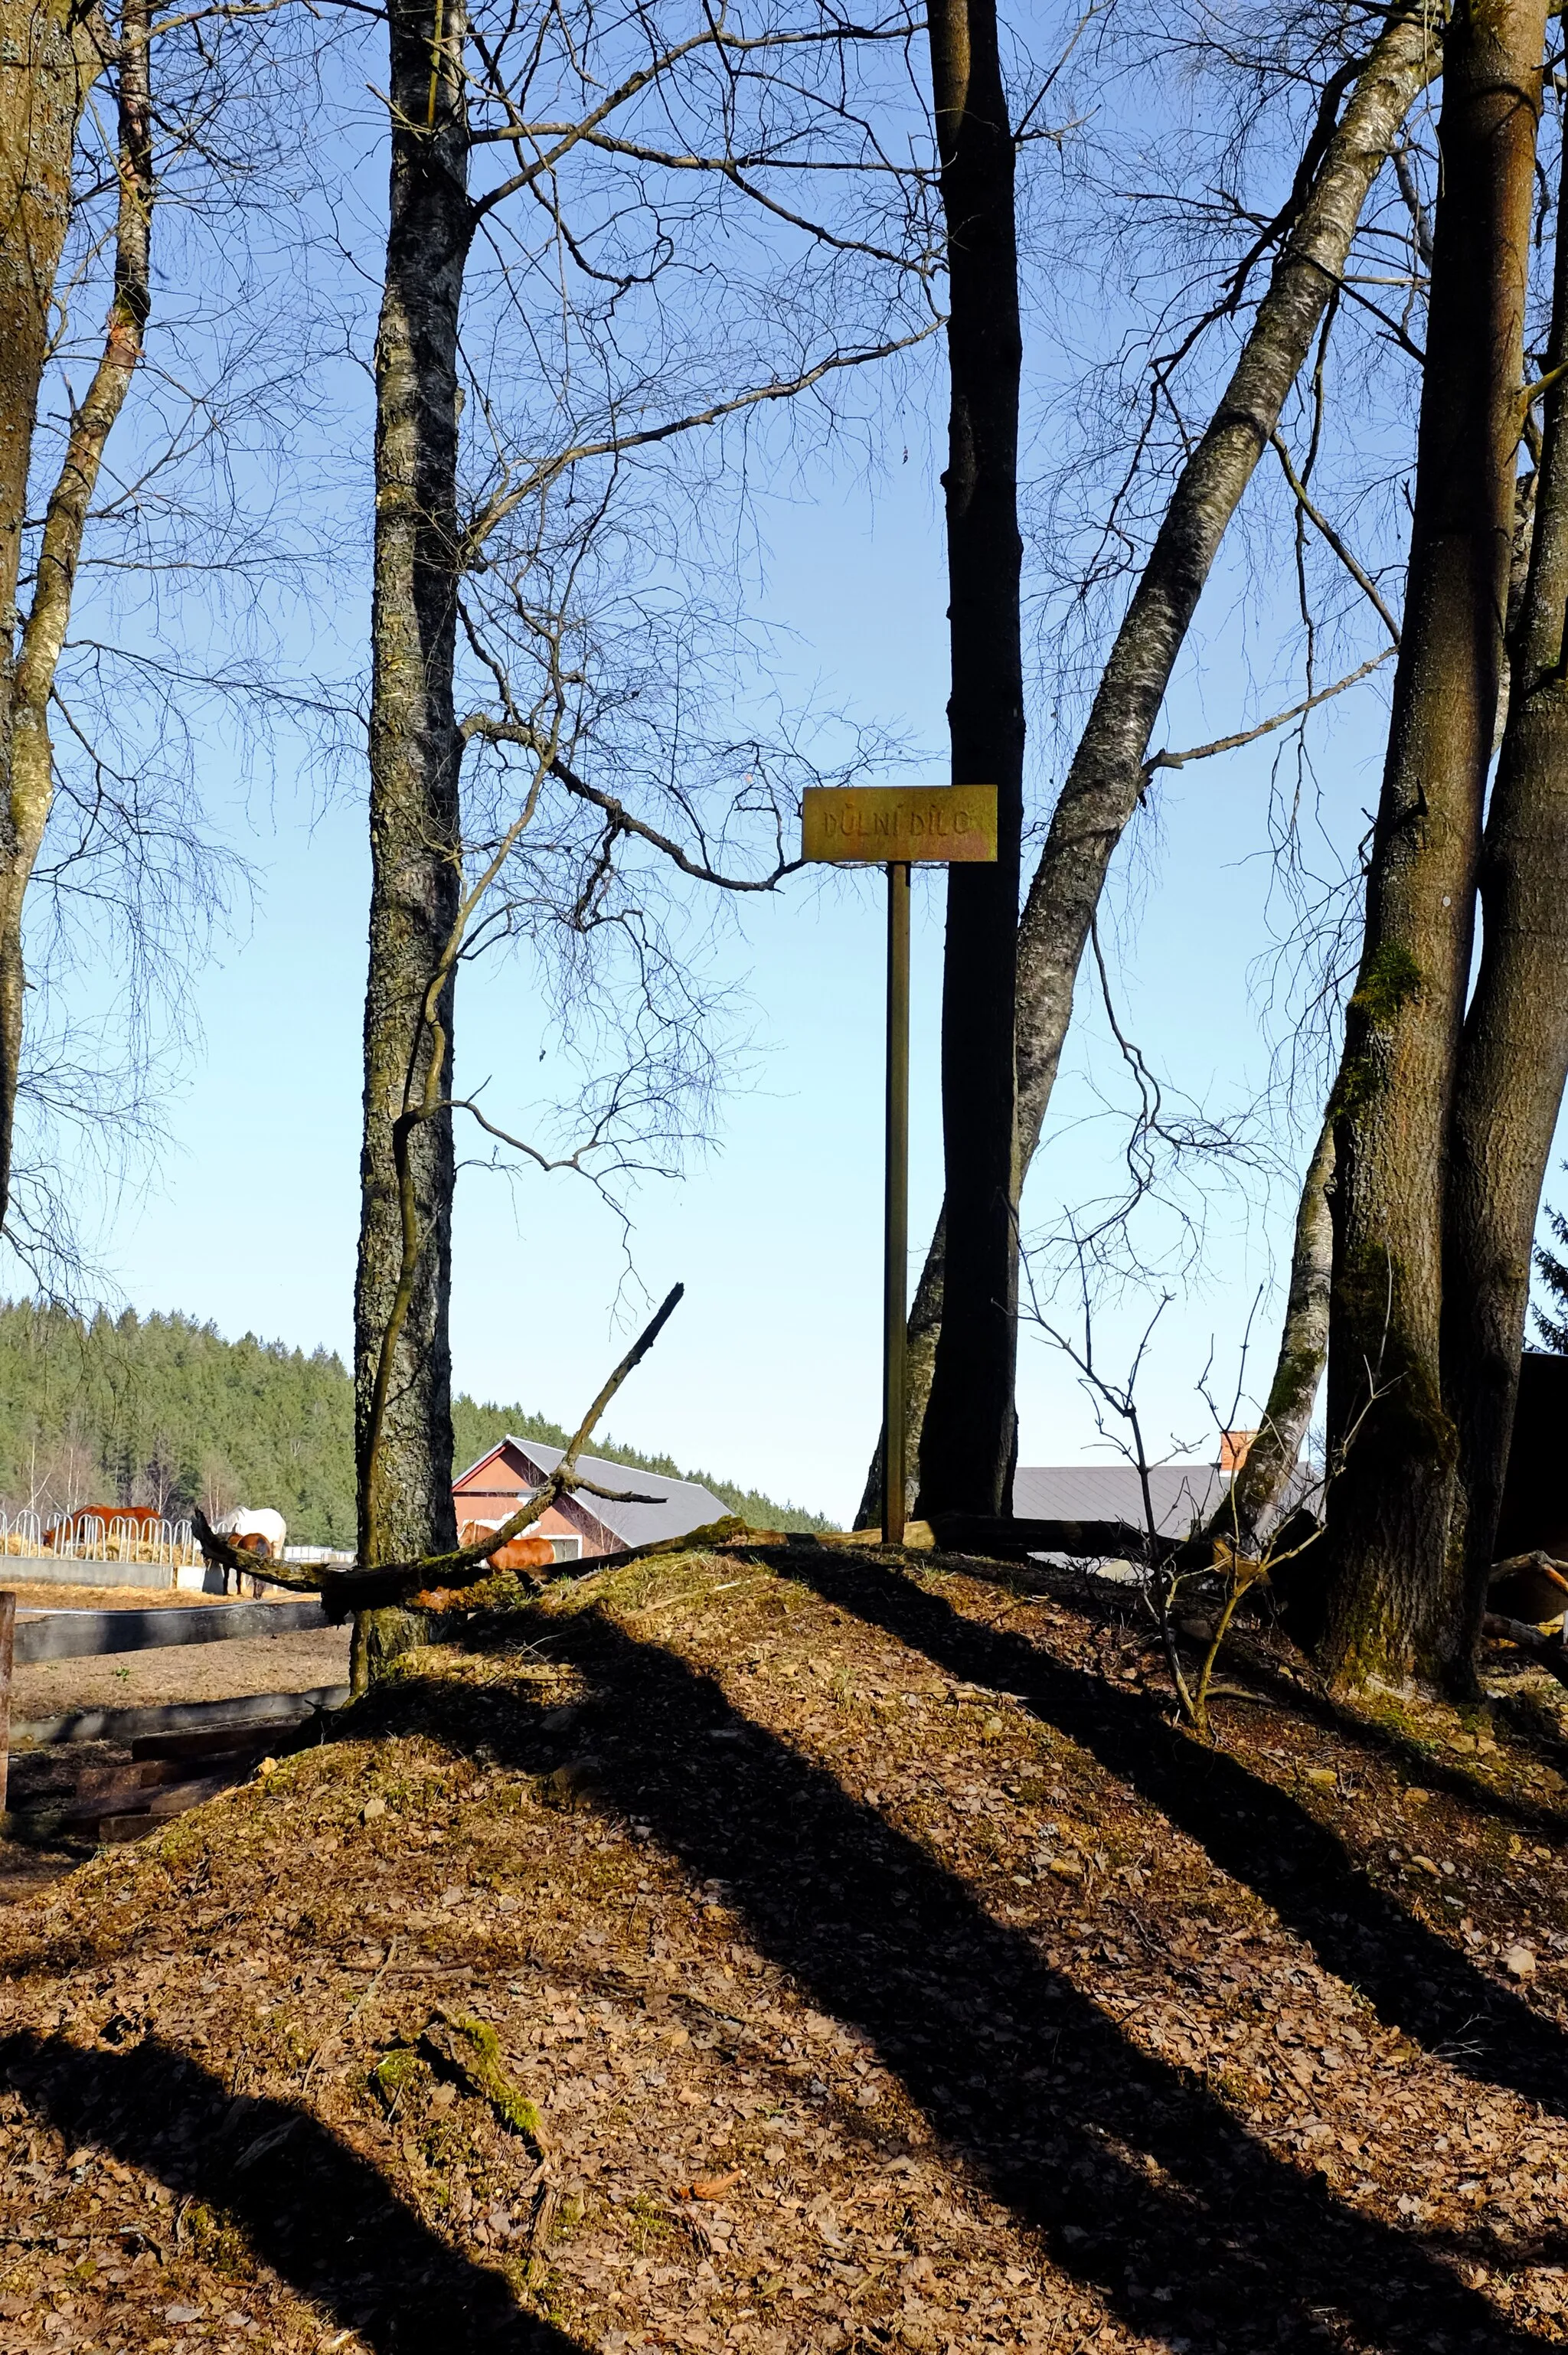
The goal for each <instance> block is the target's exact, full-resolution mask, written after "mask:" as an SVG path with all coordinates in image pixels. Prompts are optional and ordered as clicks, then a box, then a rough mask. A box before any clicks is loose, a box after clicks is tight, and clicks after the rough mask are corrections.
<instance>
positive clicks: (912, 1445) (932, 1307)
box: [855, 1214, 947, 1529]
mask: <svg viewBox="0 0 1568 2355" xmlns="http://www.w3.org/2000/svg"><path fill="white" fill-rule="evenodd" d="M946 1261H947V1220H946V1216H945V1214H943V1215H942V1216H939V1217H938V1219H937V1221H936V1231H935V1232H934V1233H933V1236H932V1238H931V1247H930V1249H929V1250H928V1251H927V1252H926V1254H925V1265H924V1266H923V1268H922V1269H921V1272H920V1282H919V1283H918V1284H916V1285H915V1288H914V1302H913V1305H912V1307H911V1309H910V1312H909V1326H908V1331H907V1337H906V1341H905V1348H904V1462H905V1464H906V1465H908V1466H909V1477H908V1479H907V1481H906V1482H905V1493H904V1516H905V1518H906V1519H907V1518H910V1517H911V1516H912V1514H913V1511H914V1499H915V1491H916V1489H917V1487H918V1486H919V1481H920V1440H921V1432H922V1428H923V1424H924V1422H925V1402H926V1400H927V1399H928V1398H929V1397H930V1396H931V1371H932V1368H933V1365H934V1364H935V1362H936V1337H937V1335H938V1334H939V1333H940V1332H941V1330H942V1277H943V1271H944V1267H945V1265H946ZM881 1518H882V1443H881V1439H880V1436H879V1438H878V1441H877V1444H876V1449H875V1451H874V1453H873V1455H872V1456H871V1468H870V1470H869V1472H868V1473H867V1475H866V1486H865V1488H864V1491H863V1492H862V1494H861V1497H860V1509H859V1513H858V1514H857V1515H856V1517H855V1527H856V1528H857V1529H872V1528H877V1527H880V1523H881Z"/></svg>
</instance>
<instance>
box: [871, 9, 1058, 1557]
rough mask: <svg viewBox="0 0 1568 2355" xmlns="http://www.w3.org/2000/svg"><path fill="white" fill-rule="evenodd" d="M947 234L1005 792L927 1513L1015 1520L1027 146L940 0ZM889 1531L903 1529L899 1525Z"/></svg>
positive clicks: (966, 998) (973, 719)
mask: <svg viewBox="0 0 1568 2355" xmlns="http://www.w3.org/2000/svg"><path fill="white" fill-rule="evenodd" d="M927 17H928V23H929V26H930V34H931V80H932V95H933V105H934V111H935V117H936V137H937V145H938V149H939V152H940V154H941V157H942V202H943V209H944V215H945V218H946V223H947V283H948V290H949V293H948V301H949V310H950V316H949V320H948V327H947V356H948V370H949V378H950V385H951V410H950V414H949V421H948V452H947V471H946V473H945V474H944V476H943V488H944V495H945V499H946V512H947V570H948V584H949V605H948V623H949V641H950V645H951V652H952V666H953V669H952V691H951V694H950V696H949V698H948V706H947V717H948V727H949V731H950V734H951V737H952V746H953V779H954V783H955V784H978V783H987V784H994V785H995V786H996V788H997V858H996V862H995V864H994V865H990V866H975V867H955V868H952V869H951V870H950V871H949V874H948V878H947V942H946V950H945V956H944V965H943V989H942V1134H943V1169H944V1177H945V1181H946V1220H947V1227H946V1235H947V1252H946V1268H945V1285H944V1311H943V1317H942V1327H941V1331H940V1334H939V1337H938V1338H937V1342H936V1347H935V1349H934V1351H933V1355H932V1359H931V1391H930V1401H929V1405H928V1407H927V1411H926V1413H925V1416H924V1418H923V1427H922V1431H921V1437H920V1447H919V1462H920V1491H919V1500H918V1506H917V1509H918V1510H919V1511H920V1512H921V1513H923V1515H925V1516H926V1518H931V1516H933V1514H936V1513H943V1512H955V1511H956V1512H978V1513H999V1512H1003V1511H1005V1510H1006V1509H1007V1506H1008V1497H1009V1494H1010V1491H1011V1487H1012V1474H1013V1464H1014V1461H1015V1458H1016V1456H1017V1454H1018V1416H1017V1408H1016V1406H1015V1402H1014V1391H1015V1375H1016V1367H1017V1355H1018V1284H1019V1276H1018V1224H1017V1218H1016V1215H1015V1206H1016V1203H1017V1199H1018V1173H1017V1162H1016V1157H1015V1156H1016V1147H1015V1129H1016V1121H1015V1104H1014V1062H1013V1032H1014V1014H1015V1007H1016V1001H1017V977H1018V976H1017V948H1018V906H1019V859H1020V855H1021V846H1022V840H1023V774H1024V693H1023V646H1022V639H1021V629H1020V618H1019V578H1020V573H1021V569H1022V563H1023V542H1022V539H1021V538H1020V537H1019V517H1018V451H1019V378H1020V376H1021V374H1022V368H1023V330H1022V326H1021V324H1020V321H1019V261H1018V225H1017V218H1016V197H1015V192H1014V179H1015V174H1016V171H1017V143H1016V137H1015V133H1014V130H1013V125H1012V123H1011V122H1010V121H1009V119H1008V97H1007V91H1006V90H1005V88H1004V86H1003V80H1002V67H1001V57H1000V52H999V48H998V43H997V9H996V5H995V0H931V5H930V6H929V8H928V11H927ZM883 1518H884V1519H885V1518H886V1516H885V1515H884V1517H883Z"/></svg>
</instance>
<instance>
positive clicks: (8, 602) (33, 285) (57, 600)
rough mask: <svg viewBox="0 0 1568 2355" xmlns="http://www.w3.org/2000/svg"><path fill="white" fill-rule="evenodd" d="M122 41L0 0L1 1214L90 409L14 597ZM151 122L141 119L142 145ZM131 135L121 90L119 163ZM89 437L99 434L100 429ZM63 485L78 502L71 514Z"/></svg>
mask: <svg viewBox="0 0 1568 2355" xmlns="http://www.w3.org/2000/svg"><path fill="white" fill-rule="evenodd" d="M126 30H127V42H126V48H127V50H128V51H133V52H134V60H133V64H132V68H131V80H132V88H133V89H134V86H135V84H136V81H137V78H138V75H139V76H140V79H141V81H142V83H143V84H144V82H145V76H146V28H145V22H144V17H142V16H139V15H138V12H137V10H136V9H135V8H134V7H133V8H131V9H130V10H128V11H127V15H126ZM112 48H113V43H112V39H111V37H110V35H109V33H108V30H107V28H106V27H105V25H104V22H103V19H102V17H101V15H100V14H99V12H98V11H97V10H96V9H92V10H80V9H78V8H75V7H73V6H70V5H66V0H44V5H38V0H0V665H3V666H4V668H3V673H0V1224H3V1223H4V1220H5V1215H6V1212H7V1211H8V1209H9V1207H10V1197H11V1160H12V1153H13V1147H14V1136H15V1127H16V1088H17V1080H18V1073H19V1070H20V1064H21V1055H22V1035H23V1021H24V1017H23V1007H24V992H25V990H26V987H27V976H26V972H25V969H24V966H23V960H22V911H23V903H24V901H25V900H26V897H27V886H28V883H29V882H30V880H31V879H32V873H33V867H34V864H35V862H36V860H37V855H38V846H39V844H40V842H41V841H42V838H43V830H44V825H45V821H46V820H47V818H48V808H49V803H50V800H51V798H52V788H53V774H52V768H51V762H50V757H49V746H48V729H47V727H46V725H45V719H46V717H47V713H48V697H49V689H50V687H52V684H53V677H54V668H55V664H56V662H57V661H58V659H59V642H60V639H61V638H62V637H63V631H64V623H65V619H66V617H67V615H68V614H69V608H70V592H71V588H72V585H73V583H74V580H75V571H76V558H77V555H78V553H79V551H80V534H81V527H82V525H83V523H84V522H85V517H86V497H85V496H84V497H83V499H82V501H81V506H80V514H78V513H77V512H76V511H75V506H74V499H73V496H72V494H73V493H74V490H75V487H76V476H75V475H73V473H72V459H73V457H74V456H75V455H76V447H75V445H77V444H78V443H79V442H80V440H81V438H82V437H81V434H80V412H79V416H78V418H76V419H73V421H72V427H71V442H72V445H73V446H72V450H71V452H70V453H68V459H67V466H66V469H65V472H64V473H63V474H62V476H61V482H60V485H59V486H57V489H56V493H55V498H54V502H53V508H54V522H55V526H56V528H55V532H54V543H53V548H52V550H51V549H46V552H45V556H44V559H43V560H42V561H41V562H40V566H39V573H38V584H37V590H36V591H35V596H34V601H33V602H34V613H33V614H32V615H30V616H29V620H28V623H27V624H26V625H23V624H22V623H21V617H20V616H19V614H18V612H17V602H16V601H17V593H18V585H19V580H20V571H21V555H22V530H23V522H24V518H25V517H26V515H27V483H28V475H29V473H30V471H31V467H32V461H33V440H34V432H35V430H36V426H37V411H38V395H39V390H40V388H41V386H42V383H43V374H44V368H45V365H46V362H47V360H48V349H49V338H50V335H51V331H52V325H53V320H52V311H53V304H54V298H55V289H56V281H57V278H58V275H59V263H60V255H61V252H62V250H63V249H64V244H65V237H66V231H67V229H68V228H69V222H70V211H71V164H72V157H73V155H74V151H75V146H76V136H77V132H78V129H79V127H80V123H81V118H82V114H83V112H84V110H85V108H86V105H87V101H88V98H89V96H90V94H91V90H92V86H93V84H94V82H95V81H96V80H97V79H98V77H99V75H100V73H101V70H102V68H103V63H104V60H105V58H106V57H107V56H108V55H110V54H111V53H112ZM145 132H146V124H145V121H143V123H142V142H143V146H144V145H145ZM124 135H125V115H124V105H123V103H122V112H121V147H122V163H123V162H124ZM123 213H124V207H123V205H122V226H123ZM144 258H145V257H144ZM118 291H119V290H118V286H117V293H118ZM137 339H138V341H139V322H138V323H137ZM102 377H103V370H102V369H101V368H100V370H99V371H98V373H97V375H96V376H95V377H94V379H93V388H92V394H91V395H90V404H91V400H92V399H93V397H94V396H99V395H101V392H102ZM110 421H111V422H112V419H111V420H110ZM94 422H95V420H94ZM104 431H105V432H107V425H105V428H104ZM87 438H88V440H89V442H91V439H92V435H91V432H89V435H88V437H87ZM98 453H101V440H99V442H98V444H97V451H96V452H95V453H92V455H91V464H90V467H89V471H88V474H87V476H86V477H85V480H86V489H87V494H88V496H90V495H91V479H92V478H93V477H94V476H95V475H96V471H97V465H96V459H97V454H98ZM62 490H63V491H64V492H65V493H66V495H67V496H66V501H65V505H66V508H67V510H68V512H67V513H65V514H64V515H63V516H62V514H61V512H60V508H61V492H62ZM57 623H58V625H59V626H58V629H57V626H56V625H57ZM40 690H41V692H40Z"/></svg>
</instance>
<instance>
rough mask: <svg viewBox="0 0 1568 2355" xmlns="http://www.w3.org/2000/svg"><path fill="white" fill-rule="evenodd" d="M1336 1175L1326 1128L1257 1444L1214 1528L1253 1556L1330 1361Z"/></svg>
mask: <svg viewBox="0 0 1568 2355" xmlns="http://www.w3.org/2000/svg"><path fill="white" fill-rule="evenodd" d="M1333 1175H1334V1123H1333V1118H1332V1115H1330V1117H1329V1118H1328V1119H1327V1120H1325V1122H1324V1124H1323V1127H1322V1130H1321V1132H1320V1134H1319V1135H1318V1139H1317V1146H1316V1149H1315V1150H1314V1152H1313V1156H1312V1159H1311V1161H1310V1163H1309V1164H1308V1166H1307V1177H1306V1179H1305V1181H1304V1183H1303V1185H1302V1188H1301V1207H1300V1209H1298V1210H1297V1211H1296V1241H1295V1246H1294V1248H1293V1250H1292V1252H1291V1258H1290V1288H1289V1292H1288V1294H1287V1295H1286V1298H1285V1329H1284V1331H1283V1332H1282V1334H1281V1336H1280V1345H1279V1357H1278V1359H1277V1361H1276V1363H1275V1369H1274V1380H1273V1381H1272V1382H1271V1383H1270V1384H1269V1393H1268V1403H1267V1404H1266V1406H1265V1407H1264V1419H1263V1422H1262V1423H1261V1425H1260V1426H1259V1429H1258V1433H1257V1436H1256V1438H1255V1439H1254V1440H1253V1444H1252V1445H1251V1446H1250V1447H1249V1448H1248V1450H1247V1453H1246V1458H1245V1461H1244V1462H1243V1465H1242V1466H1241V1468H1240V1470H1239V1471H1238V1472H1237V1474H1236V1476H1235V1478H1234V1479H1233V1480H1232V1483H1231V1486H1230V1489H1229V1492H1228V1493H1227V1495H1226V1497H1225V1498H1224V1500H1223V1502H1222V1503H1221V1505H1220V1507H1219V1508H1218V1510H1217V1511H1216V1512H1215V1513H1214V1515H1213V1517H1212V1518H1211V1522H1210V1534H1211V1536H1213V1537H1217V1538H1221V1537H1222V1538H1228V1539H1229V1540H1231V1541H1232V1543H1233V1544H1234V1545H1235V1546H1237V1547H1238V1548H1239V1550H1241V1551H1242V1552H1243V1553H1251V1552H1253V1550H1255V1548H1256V1546H1257V1542H1258V1538H1259V1535H1260V1532H1262V1531H1263V1530H1264V1529H1266V1527H1267V1525H1268V1522H1269V1520H1270V1518H1271V1517H1272V1516H1273V1515H1274V1513H1275V1509H1276V1508H1277V1507H1278V1504H1279V1501H1280V1498H1281V1497H1283V1495H1284V1494H1285V1485H1286V1483H1287V1482H1288V1480H1289V1478H1290V1476H1291V1473H1292V1472H1293V1471H1294V1470H1295V1468H1296V1458H1297V1457H1298V1456H1299V1455H1300V1453H1301V1443H1302V1441H1303V1439H1305V1437H1306V1436H1307V1424H1308V1423H1310V1422H1311V1420H1312V1405H1313V1401H1314V1400H1315V1399H1316V1398H1317V1385H1318V1383H1319V1382H1320V1381H1321V1380H1322V1378H1323V1360H1324V1359H1325V1358H1326V1357H1327V1356H1328V1291H1329V1282H1330V1277H1331V1273H1332V1268H1333V1228H1332V1223H1331V1220H1330V1218H1329V1212H1328V1187H1329V1182H1330V1180H1331V1179H1332V1177H1333Z"/></svg>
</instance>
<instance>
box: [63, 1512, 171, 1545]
mask: <svg viewBox="0 0 1568 2355" xmlns="http://www.w3.org/2000/svg"><path fill="white" fill-rule="evenodd" d="M162 1519H163V1515H162V1514H161V1513H160V1512H159V1510H158V1508H157V1507H156V1506H155V1505H81V1506H79V1507H78V1508H77V1510H76V1511H75V1512H74V1513H62V1514H61V1515H60V1517H59V1519H58V1520H55V1521H51V1522H50V1524H49V1526H48V1529H46V1530H45V1531H44V1543H45V1545H46V1546H47V1547H48V1550H49V1551H50V1552H51V1553H54V1552H57V1551H58V1550H59V1548H60V1547H61V1546H62V1545H76V1544H80V1541H81V1540H83V1539H84V1538H89V1537H96V1536H98V1535H99V1534H101V1535H103V1536H104V1537H107V1536H108V1534H109V1529H110V1524H111V1523H112V1522H113V1521H126V1522H129V1524H130V1526H131V1528H132V1529H133V1530H134V1531H135V1534H136V1539H137V1542H138V1543H140V1544H145V1543H149V1542H150V1541H151V1540H152V1539H153V1538H155V1536H156V1535H157V1530H158V1524H159V1522H160V1521H161V1520H162ZM94 1521H97V1522H99V1523H101V1531H100V1530H97V1529H93V1528H92V1527H91V1524H92V1523H93V1522H94Z"/></svg>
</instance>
